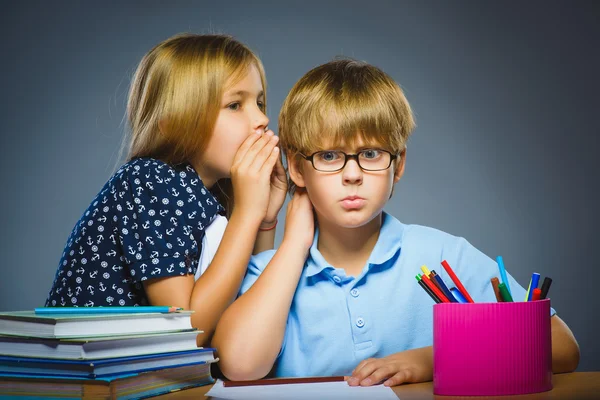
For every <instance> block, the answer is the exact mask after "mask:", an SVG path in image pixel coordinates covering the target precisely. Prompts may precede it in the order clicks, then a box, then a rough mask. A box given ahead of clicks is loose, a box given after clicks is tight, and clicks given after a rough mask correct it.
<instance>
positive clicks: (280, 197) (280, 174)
mask: <svg viewBox="0 0 600 400" xmlns="http://www.w3.org/2000/svg"><path fill="white" fill-rule="evenodd" d="M286 193H287V176H286V174H285V169H284V168H283V163H282V161H281V157H279V158H278V159H277V163H276V164H275V168H273V172H272V173H271V191H270V195H269V206H268V208H267V212H266V215H265V218H264V219H263V221H262V223H261V224H260V225H261V229H260V230H259V231H258V235H256V242H255V243H254V249H253V251H252V254H258V253H260V252H263V251H265V250H271V249H272V248H273V247H274V245H275V228H273V229H269V228H270V227H273V226H274V225H276V224H277V214H279V210H280V209H281V206H282V205H283V202H284V201H285V194H286ZM263 229H266V230H263Z"/></svg>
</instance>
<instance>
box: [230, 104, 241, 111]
mask: <svg viewBox="0 0 600 400" xmlns="http://www.w3.org/2000/svg"><path fill="white" fill-rule="evenodd" d="M240 107H241V104H240V103H239V102H235V103H231V104H228V105H227V108H229V109H230V110H232V111H237V110H239V109H240Z"/></svg>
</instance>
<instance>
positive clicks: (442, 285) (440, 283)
mask: <svg viewBox="0 0 600 400" xmlns="http://www.w3.org/2000/svg"><path fill="white" fill-rule="evenodd" d="M431 272H432V274H431V275H432V276H431V277H432V278H433V279H435V281H436V282H437V283H438V286H439V287H440V289H442V292H443V293H444V295H445V296H446V297H447V298H448V300H450V302H451V303H458V300H456V299H455V298H454V296H453V295H452V292H450V290H448V286H446V284H445V283H444V281H443V280H442V278H441V277H440V276H439V275H437V274H435V275H433V271H431Z"/></svg>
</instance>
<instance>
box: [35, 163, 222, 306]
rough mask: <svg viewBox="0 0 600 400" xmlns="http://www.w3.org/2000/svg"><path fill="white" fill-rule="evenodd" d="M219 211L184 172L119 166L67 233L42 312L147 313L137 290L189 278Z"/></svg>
mask: <svg viewBox="0 0 600 400" xmlns="http://www.w3.org/2000/svg"><path fill="white" fill-rule="evenodd" d="M223 211H224V210H223V207H222V206H221V205H220V204H219V203H218V201H217V200H216V198H215V197H214V196H213V194H212V193H211V192H210V191H209V190H208V189H207V188H206V187H205V186H204V184H203V183H202V180H201V179H200V177H199V176H198V174H197V173H196V171H195V170H194V169H193V168H192V166H191V165H189V164H181V165H177V166H170V165H168V164H165V163H164V162H162V161H159V160H156V159H153V158H138V159H135V160H132V161H130V162H128V163H126V164H124V165H123V166H122V167H121V168H120V169H119V170H118V171H117V172H116V173H115V174H114V175H113V176H112V177H111V178H110V179H109V181H108V182H107V183H106V184H105V185H104V187H103V188H102V190H101V191H100V193H98V195H97V196H96V198H95V199H94V200H93V201H92V203H91V204H90V206H89V207H88V208H87V210H86V211H85V212H84V214H83V216H82V217H81V218H80V219H79V221H78V222H77V224H76V225H75V227H74V228H73V231H72V232H71V235H70V236H69V239H68V240H67V244H66V246H65V249H64V252H63V254H62V257H61V260H60V263H59V266H58V271H57V272H56V276H55V278H54V283H53V285H52V289H51V290H50V293H49V294H48V298H47V300H46V307H64V306H70V307H73V306H75V307H79V306H86V307H92V306H93V307H98V306H135V305H147V304H148V299H147V297H146V294H145V292H144V289H143V285H142V284H141V282H142V281H144V280H146V279H151V278H158V277H165V276H178V275H186V274H192V275H193V274H195V273H196V268H197V266H198V260H199V258H200V251H201V244H202V238H203V236H204V230H205V229H206V227H208V225H210V223H211V222H212V220H213V219H214V218H215V216H216V215H217V214H218V213H222V212H223Z"/></svg>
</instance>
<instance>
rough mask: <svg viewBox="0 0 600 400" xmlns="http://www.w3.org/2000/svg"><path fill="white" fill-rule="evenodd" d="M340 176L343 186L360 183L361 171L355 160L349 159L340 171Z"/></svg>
mask: <svg viewBox="0 0 600 400" xmlns="http://www.w3.org/2000/svg"><path fill="white" fill-rule="evenodd" d="M342 176H343V179H344V183H345V184H357V183H362V179H363V171H362V169H360V167H359V166H358V163H357V162H356V160H352V159H350V160H348V162H347V163H346V166H345V167H344V169H343V170H342Z"/></svg>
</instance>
